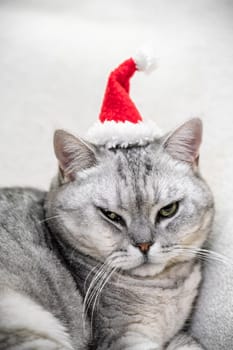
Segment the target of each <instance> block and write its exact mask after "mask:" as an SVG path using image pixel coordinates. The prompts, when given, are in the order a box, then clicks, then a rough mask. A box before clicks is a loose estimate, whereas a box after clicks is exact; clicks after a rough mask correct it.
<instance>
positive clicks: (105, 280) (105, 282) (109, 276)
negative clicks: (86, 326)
mask: <svg viewBox="0 0 233 350" xmlns="http://www.w3.org/2000/svg"><path fill="white" fill-rule="evenodd" d="M116 270H117V267H114V268H112V269H111V271H110V272H109V273H108V274H107V276H106V278H105V279H104V278H103V279H102V285H101V286H100V288H98V289H97V293H96V296H95V299H94V302H93V306H92V312H91V329H92V325H93V319H94V312H95V307H96V304H97V301H98V300H99V297H100V295H101V292H102V290H103V289H104V287H105V285H106V284H107V283H108V282H109V280H110V278H111V277H112V275H113V273H114V272H115V271H116Z"/></svg>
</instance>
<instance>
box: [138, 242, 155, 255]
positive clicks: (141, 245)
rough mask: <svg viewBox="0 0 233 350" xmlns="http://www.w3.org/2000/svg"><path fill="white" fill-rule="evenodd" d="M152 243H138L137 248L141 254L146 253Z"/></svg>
mask: <svg viewBox="0 0 233 350" xmlns="http://www.w3.org/2000/svg"><path fill="white" fill-rule="evenodd" d="M152 244H153V243H152V242H143V243H138V244H137V247H138V248H139V249H140V250H141V252H142V253H147V252H148V250H149V249H150V246H152Z"/></svg>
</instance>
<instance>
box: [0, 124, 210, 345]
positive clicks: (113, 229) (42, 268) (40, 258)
mask: <svg viewBox="0 0 233 350" xmlns="http://www.w3.org/2000/svg"><path fill="white" fill-rule="evenodd" d="M181 135H182V137H181ZM190 135H191V139H190ZM182 140H183V141H182ZM200 140H201V128H200V122H199V121H198V120H196V119H195V120H193V121H192V122H188V123H186V124H185V125H184V126H183V127H180V128H179V130H178V132H175V133H173V134H172V135H170V136H169V137H168V138H162V139H160V140H155V141H154V142H153V143H150V144H148V145H145V146H142V147H140V146H136V145H135V146H132V147H128V148H126V149H120V148H117V149H109V150H107V149H105V148H103V147H102V148H97V147H95V146H94V145H89V144H87V143H86V142H82V141H81V140H77V139H75V138H74V137H73V136H71V135H69V134H67V133H65V132H62V131H59V132H57V133H56V135H55V153H56V155H57V157H58V160H59V164H60V167H61V169H62V171H61V172H60V174H59V176H58V177H56V178H55V179H54V181H53V183H52V186H51V190H50V191H49V193H48V195H47V198H46V203H45V215H46V221H44V222H41V221H43V218H44V213H43V210H42V205H43V201H44V194H41V193H39V192H33V191H31V190H4V191H3V192H2V195H1V196H2V197H1V198H2V205H1V208H3V209H0V210H1V214H0V217H1V222H2V226H1V227H2V229H1V231H0V240H1V248H0V249H1V250H3V253H1V254H0V264H1V270H2V272H1V275H0V276H1V277H0V285H1V286H2V288H3V289H5V288H6V286H7V288H9V289H13V290H14V291H15V290H16V291H17V293H22V294H23V295H26V296H29V297H30V298H31V299H32V300H33V301H35V302H36V303H37V304H39V305H41V306H42V307H43V308H44V309H45V310H47V311H49V312H50V313H52V314H53V315H54V316H55V318H56V319H57V320H59V322H60V323H61V324H63V326H64V327H65V329H66V331H67V333H68V336H69V341H70V344H72V346H73V348H74V349H84V348H85V335H83V333H82V323H83V325H85V327H86V328H87V330H86V332H87V333H88V327H89V324H90V327H91V334H90V337H89V348H90V349H98V350H105V349H112V350H118V349H119V350H126V349H127V350H130V349H134V350H137V349H140V350H143V349H145V350H149V349H151V350H152V349H157V350H161V349H167V350H178V349H179V350H186V349H190V350H196V349H201V346H199V345H198V344H197V343H196V342H195V341H194V340H192V339H191V338H190V337H189V336H188V334H181V333H180V334H179V332H180V331H181V330H182V329H183V327H184V324H185V321H186V320H187V319H188V317H189V316H190V313H191V311H192V306H193V302H194V300H195V298H196V295H197V292H198V287H199V283H200V279H201V269H200V264H199V262H198V260H197V259H196V257H197V255H198V254H197V251H198V249H199V248H200V247H201V246H202V245H203V243H204V242H205V240H206V239H207V236H208V234H209V232H210V230H211V224H212V218H213V198H212V195H211V192H210V190H209V188H208V186H207V185H206V183H205V181H204V180H203V179H202V178H201V176H200V173H199V170H198V167H197V161H196V160H197V157H198V154H199V145H200ZM177 142H178V143H179V150H178V153H174V152H175V151H174V145H175V144H176V143H177ZM181 142H183V146H182V145H181ZM187 145H188V147H186V146H187ZM185 152H187V154H186V156H187V155H188V158H185V157H186V156H185V155H184V153H185ZM184 159H187V160H185V161H184ZM91 160H92V161H91ZM9 196H12V199H10V198H9ZM176 201H178V202H179V209H178V211H177V213H176V214H175V216H174V217H172V218H170V219H158V220H156V217H157V215H158V212H159V210H160V209H161V208H162V207H164V206H167V205H168V204H170V203H172V202H176ZM100 208H102V209H105V210H108V211H111V212H116V213H117V214H118V215H120V216H121V217H122V218H123V222H111V220H109V219H108V218H106V216H105V215H104V213H103V212H102V211H101V210H100ZM5 212H7V213H9V216H7V217H5V214H4V213H5ZM28 213H29V214H28ZM5 227H6V229H5ZM147 242H150V245H151V246H150V249H149V252H148V253H147V255H145V254H144V253H142V252H141V251H140V250H139V248H138V247H137V246H138V244H140V243H147ZM4 247H5V248H6V249H4ZM11 274H12V277H11V278H10V279H9V275H10V276H11ZM82 298H83V299H84V303H83V301H82ZM0 308H1V304H0ZM82 308H84V310H83V316H84V318H83V319H82ZM0 325H1V323H0ZM87 333H86V334H87ZM0 334H1V328H0ZM0 339H1V338H0ZM0 345H1V343H0ZM0 349H3V347H2V348H1V346H0ZM17 349H18V348H17ZM19 349H21V348H19ZM22 349H23V348H22ZM25 349H26V347H25ZM48 349H50V348H48ZM51 349H52V347H51Z"/></svg>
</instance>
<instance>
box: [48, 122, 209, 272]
mask: <svg viewBox="0 0 233 350" xmlns="http://www.w3.org/2000/svg"><path fill="white" fill-rule="evenodd" d="M200 133H201V124H200V122H199V121H198V120H197V119H194V120H192V121H190V122H188V123H186V124H184V126H182V127H181V128H179V129H178V130H177V131H175V132H174V133H173V134H172V135H170V136H169V137H167V138H166V139H165V138H163V139H161V140H157V141H156V142H154V143H152V144H149V145H147V146H143V147H136V146H134V147H131V148H127V149H115V150H107V149H103V148H102V149H96V148H94V147H92V146H91V148H90V146H87V145H86V144H84V143H83V142H82V141H80V140H78V139H75V138H74V137H73V136H71V135H69V134H66V133H64V132H61V131H60V132H58V133H57V134H56V137H55V151H56V154H57V157H58V159H59V161H60V167H61V169H62V174H63V177H64V178H63V180H62V181H61V182H62V184H61V185H60V186H57V187H56V189H53V190H52V191H51V195H50V201H49V216H57V218H56V221H57V224H58V225H59V228H60V232H61V235H62V236H63V239H65V240H67V241H69V243H70V244H71V245H72V246H73V247H74V249H77V250H79V251H81V252H83V253H85V254H87V255H89V256H91V257H94V258H95V259H97V260H98V261H101V262H106V264H109V266H111V267H117V268H119V269H121V270H124V271H128V273H130V274H134V275H138V276H153V275H155V274H157V273H159V272H161V271H163V270H164V269H165V268H166V267H167V266H168V265H171V264H174V263H176V262H178V261H183V260H188V259H190V258H193V256H194V249H195V248H197V247H200V246H201V245H202V244H203V242H204V241H205V240H206V238H207V235H208V233H209V231H210V226H211V222H212V217H213V199H212V195H211V192H210V191H209V189H208V187H207V185H206V184H205V182H204V181H203V180H202V178H201V177H200V175H199V173H198V169H197V157H198V147H199V144H200V141H201V134H200ZM64 179H65V181H64ZM187 248H189V250H187ZM191 250H193V253H191Z"/></svg>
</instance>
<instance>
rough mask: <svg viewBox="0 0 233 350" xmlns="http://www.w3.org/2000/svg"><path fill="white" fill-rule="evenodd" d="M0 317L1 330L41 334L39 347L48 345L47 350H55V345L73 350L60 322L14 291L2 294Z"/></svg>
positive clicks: (0, 296) (38, 342) (0, 298)
mask: <svg viewBox="0 0 233 350" xmlns="http://www.w3.org/2000/svg"><path fill="white" fill-rule="evenodd" d="M0 315H1V317H0V329H6V330H8V331H12V333H13V332H14V330H17V329H26V330H29V331H32V332H33V333H37V334H40V335H41V336H42V337H41V339H38V340H37V345H38V346H39V345H42V344H43V345H44V346H45V345H46V349H53V348H54V345H55V344H57V346H59V347H60V348H62V349H67V350H72V349H73V347H72V346H71V343H70V340H69V336H68V334H67V333H66V329H65V327H64V326H63V325H62V324H61V323H60V322H59V320H58V319H56V318H55V317H54V316H53V315H52V314H51V313H50V312H48V311H46V310H45V309H43V308H42V307H41V306H40V305H38V304H36V303H35V302H34V301H32V300H31V299H29V298H28V297H26V296H23V295H21V294H19V293H16V292H13V291H6V292H4V293H2V294H1V295H0ZM6 325H7V326H6ZM50 345H51V347H50ZM33 346H34V344H33ZM33 348H34V347H33ZM39 348H40V347H39Z"/></svg>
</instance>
